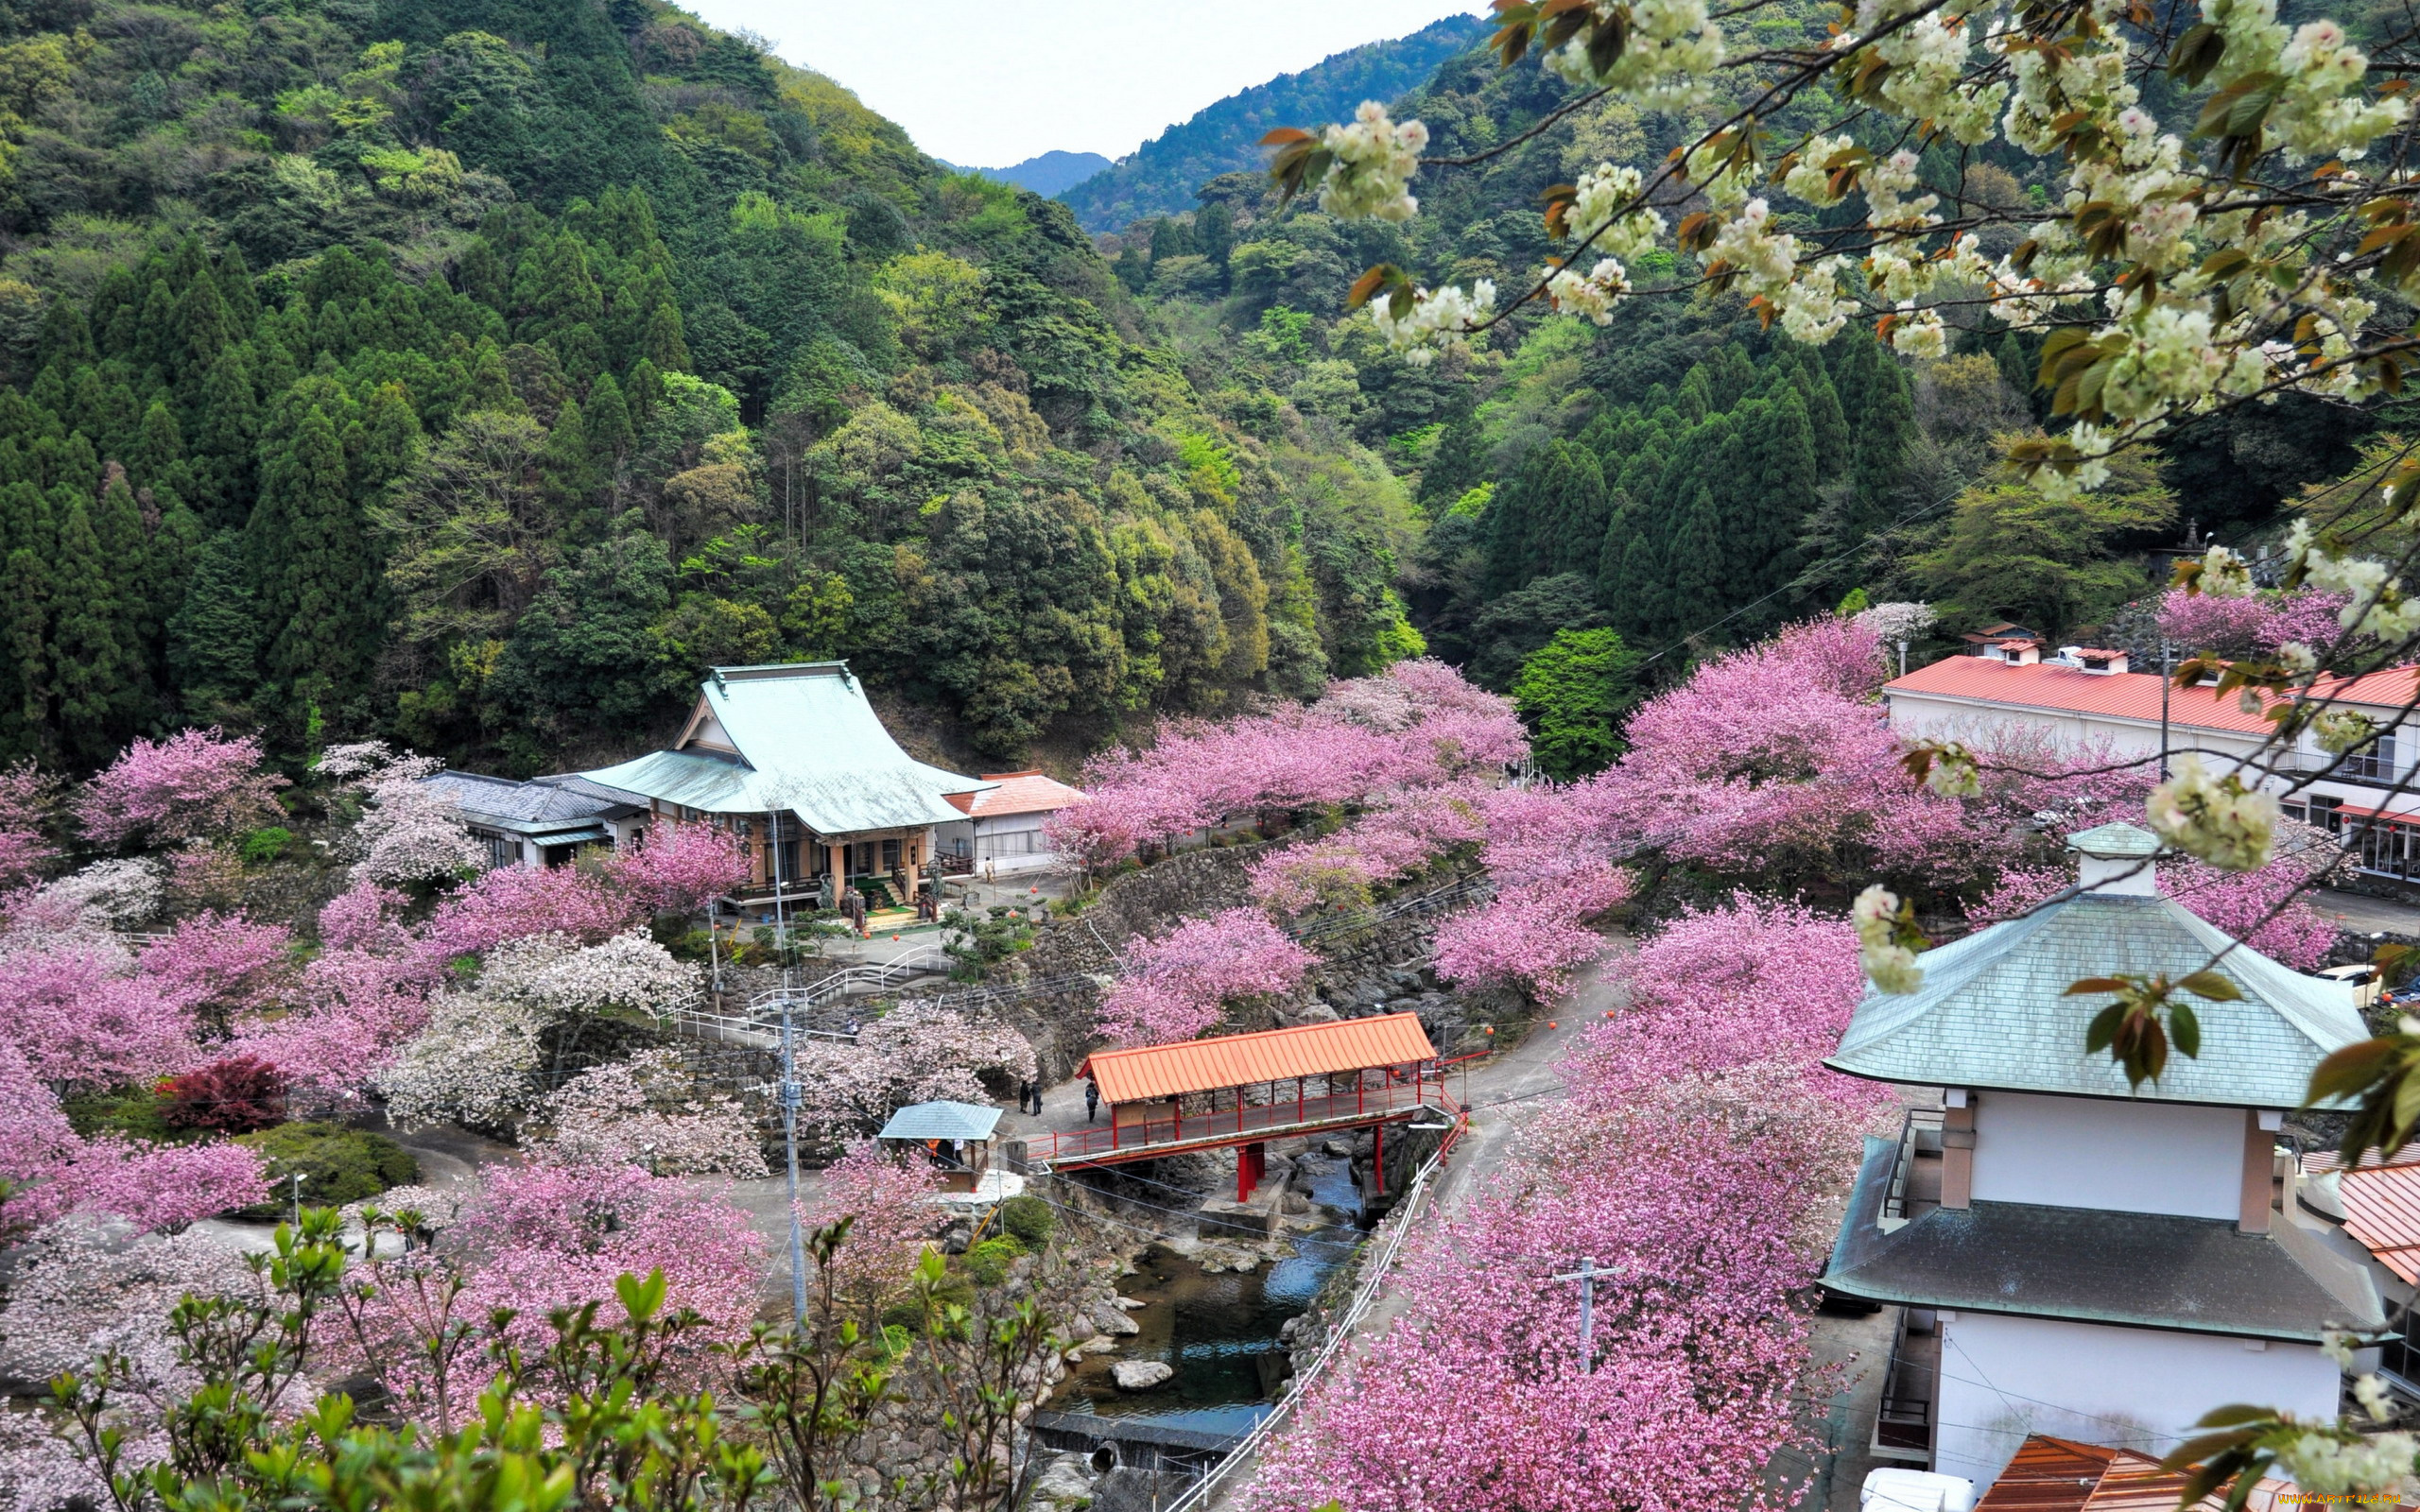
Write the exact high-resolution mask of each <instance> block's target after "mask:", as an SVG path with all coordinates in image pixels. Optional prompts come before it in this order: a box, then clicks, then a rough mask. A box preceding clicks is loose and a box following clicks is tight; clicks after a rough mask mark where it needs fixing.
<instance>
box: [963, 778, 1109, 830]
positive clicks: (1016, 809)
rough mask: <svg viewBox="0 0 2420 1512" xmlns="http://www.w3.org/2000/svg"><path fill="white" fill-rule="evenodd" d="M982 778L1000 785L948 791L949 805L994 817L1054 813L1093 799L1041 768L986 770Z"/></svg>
mask: <svg viewBox="0 0 2420 1512" xmlns="http://www.w3.org/2000/svg"><path fill="white" fill-rule="evenodd" d="M983 781H985V782H995V783H997V784H999V785H998V786H996V787H993V788H989V789H986V790H985V791H982V792H979V793H951V794H948V795H946V797H947V799H948V802H949V806H950V807H952V808H954V809H956V810H958V811H959V813H961V814H966V815H971V816H974V817H976V818H978V819H994V818H1000V817H1002V816H1007V815H1011V814H1055V813H1057V812H1058V811H1059V810H1061V809H1063V808H1070V807H1073V806H1074V805H1076V804H1078V803H1089V802H1091V801H1092V798H1091V796H1090V795H1088V794H1086V793H1084V792H1082V791H1081V790H1080V789H1078V788H1073V787H1069V786H1068V785H1067V784H1066V783H1064V782H1060V781H1059V780H1058V779H1057V778H1055V777H1046V776H1044V775H1043V774H1042V773H1041V772H1039V771H1030V772H985V773H984V774H983Z"/></svg>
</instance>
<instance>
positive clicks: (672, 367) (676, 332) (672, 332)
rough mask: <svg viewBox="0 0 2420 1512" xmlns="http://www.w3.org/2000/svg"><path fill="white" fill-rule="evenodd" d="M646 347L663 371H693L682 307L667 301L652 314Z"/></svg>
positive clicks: (650, 314) (645, 342)
mask: <svg viewBox="0 0 2420 1512" xmlns="http://www.w3.org/2000/svg"><path fill="white" fill-rule="evenodd" d="M643 349H644V350H645V352H647V359H648V361H649V362H652V363H654V364H655V366H656V370H658V371H659V372H687V371H688V370H689V343H688V341H687V339H686V338H685V337H683V335H682V334H681V306H679V305H677V304H675V303H673V302H672V301H670V300H666V301H663V302H662V303H660V304H658V305H657V306H656V307H655V308H654V309H653V310H651V311H649V312H648V318H647V335H646V336H645V337H644V338H643Z"/></svg>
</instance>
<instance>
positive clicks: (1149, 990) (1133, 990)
mask: <svg viewBox="0 0 2420 1512" xmlns="http://www.w3.org/2000/svg"><path fill="white" fill-rule="evenodd" d="M1318 959H1319V957H1317V956H1315V955H1313V954H1311V953H1310V952H1308V951H1306V950H1305V949H1303V947H1302V946H1300V945H1297V944H1296V943H1294V941H1293V940H1292V939H1291V938H1289V937H1288V936H1287V935H1286V934H1285V932H1284V931H1282V930H1280V929H1279V928H1278V927H1277V926H1276V925H1275V924H1272V923H1271V922H1270V921H1269V916H1268V915H1266V914H1264V913H1262V912H1261V911H1260V910H1258V909H1256V908H1230V909H1227V910H1226V911H1224V912H1223V913H1219V914H1214V915H1212V916H1211V917H1209V918H1207V919H1186V920H1185V921H1184V923H1182V924H1179V925H1178V926H1177V927H1176V928H1175V929H1173V930H1170V931H1169V932H1168V933H1167V934H1166V935H1164V936H1161V937H1160V938H1158V939H1155V940H1144V941H1140V942H1138V943H1136V944H1134V945H1133V946H1132V947H1130V948H1129V950H1128V952H1127V955H1126V962H1125V969H1124V971H1122V972H1121V974H1120V975H1119V977H1118V980H1117V981H1116V983H1115V985H1113V986H1112V987H1111V988H1110V989H1109V990H1108V992H1106V993H1105V994H1103V996H1102V998H1101V1004H1100V1009H1099V1015H1098V1021H1097V1022H1096V1025H1095V1027H1096V1028H1097V1029H1098V1031H1099V1032H1100V1033H1101V1034H1103V1035H1106V1036H1107V1037H1108V1038H1109V1039H1110V1040H1114V1041H1115V1042H1116V1043H1117V1044H1119V1045H1130V1046H1131V1045H1156V1044H1167V1043H1171V1042H1173V1041H1175V1040H1191V1039H1195V1038H1198V1037H1199V1036H1201V1034H1203V1033H1204V1032H1206V1031H1207V1030H1208V1029H1210V1028H1211V1026H1212V1025H1214V1024H1216V1023H1217V1022H1219V1019H1220V1018H1221V1017H1223V1016H1224V1015H1225V1013H1226V1010H1227V1007H1228V1006H1229V1005H1231V1004H1233V1003H1235V1002H1236V1001H1237V1000H1239V999H1244V998H1260V997H1275V996H1280V995H1282V994H1285V993H1288V992H1291V991H1293V990H1294V989H1295V988H1299V987H1301V986H1302V985H1303V978H1304V976H1305V974H1306V973H1308V971H1310V969H1311V967H1312V966H1313V965H1315V964H1316V963H1317V961H1318Z"/></svg>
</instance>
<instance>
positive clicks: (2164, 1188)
mask: <svg viewBox="0 0 2420 1512" xmlns="http://www.w3.org/2000/svg"><path fill="white" fill-rule="evenodd" d="M1974 1095H1975V1189H1974V1192H1975V1197H1976V1199H1977V1200H1978V1201H1982V1202H2036V1203H2042V1204H2045V1205H2047V1206H2049V1207H2053V1208H2101V1209H2108V1210H2114V1211H2118V1212H2164V1213H2172V1214H2175V1215H2177V1216H2180V1217H2186V1218H2227V1219H2233V1218H2237V1217H2239V1216H2241V1205H2242V1200H2243V1199H2242V1192H2243V1118H2244V1115H2243V1109H2241V1108H2187V1107H2181V1106H2179V1105H2176V1104H2173V1103H2121V1102H2116V1101H2112V1100H2109V1099H2104V1098H2094V1097H2042V1096H2036V1095H2034V1094H2033V1093H2031V1092H1994V1091H1985V1092H1978V1093H1976V1094H1974Z"/></svg>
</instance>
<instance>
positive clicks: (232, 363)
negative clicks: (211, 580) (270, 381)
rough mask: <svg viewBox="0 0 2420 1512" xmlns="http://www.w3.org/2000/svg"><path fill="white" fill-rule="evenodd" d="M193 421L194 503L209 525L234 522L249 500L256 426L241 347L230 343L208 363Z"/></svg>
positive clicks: (256, 408)
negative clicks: (232, 345) (222, 353)
mask: <svg viewBox="0 0 2420 1512" xmlns="http://www.w3.org/2000/svg"><path fill="white" fill-rule="evenodd" d="M192 420H193V422H194V423H193V429H192V434H193V458H194V470H193V471H194V484H193V488H194V498H193V501H192V503H193V505H194V507H195V508H196V509H197V510H199V512H200V514H201V517H202V521H203V523H204V524H209V525H210V526H212V527H213V528H225V527H228V526H231V525H234V524H240V523H241V522H242V521H243V519H244V516H245V515H246V513H247V512H248V511H249V509H250V507H251V498H252V490H253V453H254V448H255V447H256V446H257V445H258V443H259V439H260V426H261V411H260V404H259V401H258V400H257V399H255V398H254V396H253V393H252V370H251V353H250V352H249V351H248V350H247V349H246V348H244V347H240V346H237V347H230V348H229V349H228V350H227V352H226V353H225V355H223V356H221V357H220V358H219V359H218V360H217V361H216V362H215V363H212V364H211V365H210V370H209V371H208V372H207V373H205V374H204V375H203V377H202V381H201V398H200V401H199V404H197V405H196V406H195V408H194V411H193V415H192Z"/></svg>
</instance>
